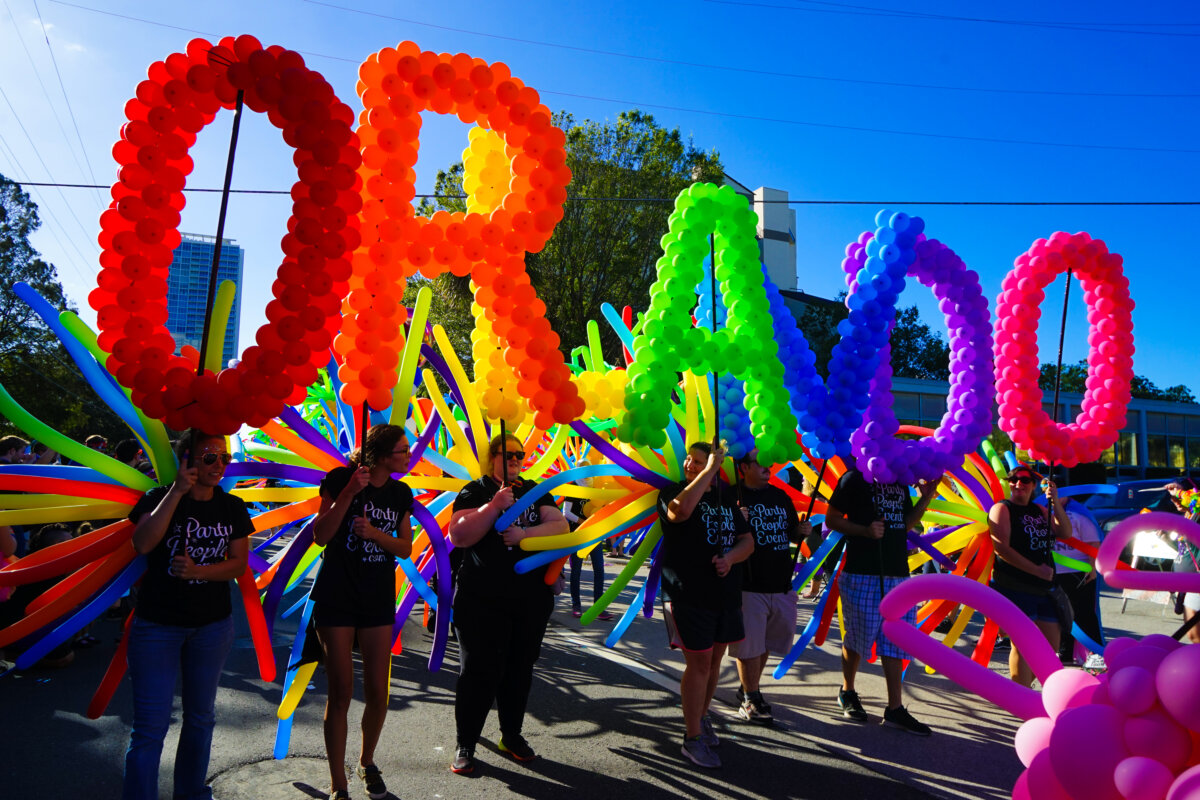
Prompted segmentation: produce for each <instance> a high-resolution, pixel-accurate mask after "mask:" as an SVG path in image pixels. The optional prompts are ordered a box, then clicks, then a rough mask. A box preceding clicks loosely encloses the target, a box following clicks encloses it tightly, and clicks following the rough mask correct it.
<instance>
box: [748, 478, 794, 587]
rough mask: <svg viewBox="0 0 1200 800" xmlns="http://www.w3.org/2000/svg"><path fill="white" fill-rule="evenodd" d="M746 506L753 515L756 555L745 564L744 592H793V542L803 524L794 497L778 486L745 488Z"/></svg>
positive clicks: (751, 516)
mask: <svg viewBox="0 0 1200 800" xmlns="http://www.w3.org/2000/svg"><path fill="white" fill-rule="evenodd" d="M742 507H743V508H745V509H746V510H748V511H749V512H750V529H751V530H752V531H754V552H753V553H752V554H751V555H750V558H748V559H746V561H745V562H744V564H745V580H743V582H742V591H744V592H762V593H764V594H771V593H777V592H789V591H791V589H792V564H793V561H792V549H791V542H792V541H795V539H794V537H795V536H796V535H797V534H796V530H797V528H798V527H799V525H800V517H799V515H798V514H797V513H796V506H795V504H793V503H792V498H790V497H788V495H787V492H785V491H783V490H782V489H780V488H778V487H775V486H764V487H763V488H762V489H751V488H749V487H742Z"/></svg>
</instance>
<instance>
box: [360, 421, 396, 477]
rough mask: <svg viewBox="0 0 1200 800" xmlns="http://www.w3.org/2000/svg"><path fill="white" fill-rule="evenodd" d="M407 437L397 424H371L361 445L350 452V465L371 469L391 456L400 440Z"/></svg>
mask: <svg viewBox="0 0 1200 800" xmlns="http://www.w3.org/2000/svg"><path fill="white" fill-rule="evenodd" d="M401 439H404V440H407V439H408V432H407V431H405V430H404V428H402V427H400V426H399V425H373V426H371V429H370V430H368V431H367V438H366V439H365V440H364V441H363V446H362V447H360V448H358V449H356V450H355V451H354V452H353V453H351V454H350V466H351V467H353V468H355V469H357V468H358V467H366V468H367V469H371V468H372V467H374V466H375V465H376V464H380V463H382V462H383V461H384V460H385V459H387V458H389V457H391V455H392V451H393V450H395V449H396V445H397V444H399V442H400V440H401Z"/></svg>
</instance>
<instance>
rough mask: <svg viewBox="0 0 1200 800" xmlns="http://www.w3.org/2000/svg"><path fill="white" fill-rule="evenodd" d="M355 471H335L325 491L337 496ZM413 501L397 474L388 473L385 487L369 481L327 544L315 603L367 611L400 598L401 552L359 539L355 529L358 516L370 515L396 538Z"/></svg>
mask: <svg viewBox="0 0 1200 800" xmlns="http://www.w3.org/2000/svg"><path fill="white" fill-rule="evenodd" d="M353 476H354V470H353V469H351V468H350V467H337V468H336V469H333V470H330V472H329V474H328V475H326V476H325V478H324V479H323V480H322V481H321V489H320V492H321V496H322V497H327V498H329V499H330V500H336V499H337V497H338V495H339V494H341V492H342V490H343V489H345V488H346V484H347V483H349V482H350V478H351V477H353ZM412 505H413V493H412V489H409V488H408V486H406V485H405V484H403V483H401V482H400V481H398V480H396V479H395V478H388V479H387V482H386V483H384V484H383V486H372V485H371V484H369V483H368V484H367V485H366V486H364V487H363V488H362V490H361V491H360V492H359V493H358V494H356V495H355V496H354V499H353V500H351V501H350V507H349V508H348V509H347V510H346V515H345V517H343V518H342V521H341V524H340V525H338V530H337V533H335V534H334V536H333V538H332V539H330V540H329V543H328V544H326V545H325V552H324V553H323V554H322V556H321V559H322V561H321V571H320V573H319V574H318V575H317V582H316V584H315V585H314V586H313V592H312V597H313V602H315V603H322V604H324V605H326V606H329V607H335V608H340V609H345V610H348V611H357V612H360V613H364V614H371V613H374V612H385V611H386V610H387V609H389V608H391V607H392V605H393V604H394V603H395V601H396V557H395V556H393V555H392V554H391V553H389V552H388V551H386V550H384V549H383V548H382V547H380V546H379V544H378V543H376V542H369V541H367V540H366V539H362V538H359V537H358V536H356V535H355V534H354V532H353V530H352V528H353V527H354V520H356V519H358V518H359V517H361V516H364V515H365V516H366V517H367V521H368V522H370V523H371V524H372V525H373V526H375V527H376V528H378V529H379V530H381V531H383V532H384V533H386V534H387V535H389V536H391V537H393V538H394V537H396V536H397V535H399V534H400V523H401V522H402V521H403V520H404V516H405V514H408V513H409V512H411V511H412Z"/></svg>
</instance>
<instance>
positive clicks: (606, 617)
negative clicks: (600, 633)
mask: <svg viewBox="0 0 1200 800" xmlns="http://www.w3.org/2000/svg"><path fill="white" fill-rule="evenodd" d="M612 618H613V615H612V614H611V613H610V612H608V611H601V612H600V613H599V614H597V615H596V619H598V620H600V621H601V622H609V621H610V620H611V619H612Z"/></svg>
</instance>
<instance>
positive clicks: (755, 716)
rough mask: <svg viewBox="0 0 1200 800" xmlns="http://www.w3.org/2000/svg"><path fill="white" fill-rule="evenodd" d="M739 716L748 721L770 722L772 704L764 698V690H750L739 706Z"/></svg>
mask: <svg viewBox="0 0 1200 800" xmlns="http://www.w3.org/2000/svg"><path fill="white" fill-rule="evenodd" d="M738 716H739V717H741V718H742V719H744V720H746V721H748V722H770V721H771V719H772V717H771V706H770V704H769V703H767V701H766V700H763V696H762V692H750V694H748V695H746V699H745V700H743V701H742V704H741V706H740V707H739V708H738Z"/></svg>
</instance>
